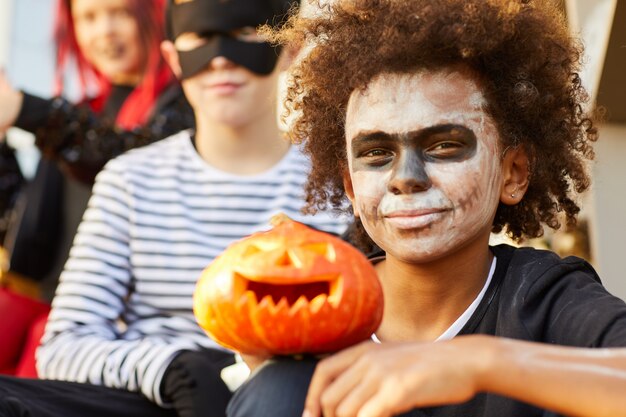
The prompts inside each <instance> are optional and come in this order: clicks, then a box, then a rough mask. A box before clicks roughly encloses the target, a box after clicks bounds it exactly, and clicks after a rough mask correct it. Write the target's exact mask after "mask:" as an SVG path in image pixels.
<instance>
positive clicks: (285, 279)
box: [194, 216, 383, 355]
mask: <svg viewBox="0 0 626 417" xmlns="http://www.w3.org/2000/svg"><path fill="white" fill-rule="evenodd" d="M273 223H274V228H273V229H271V230H269V231H267V232H260V233H256V234H253V235H251V236H249V237H247V238H245V239H242V240H240V241H238V242H236V243H234V244H232V245H231V246H230V247H228V248H227V249H226V251H224V253H222V254H221V255H220V256H219V257H217V258H216V259H215V260H214V261H213V262H212V263H211V264H210V265H209V266H208V267H207V268H206V269H205V270H204V271H203V273H202V275H201V277H200V280H199V281H198V284H197V287H196V291H195V293H194V313H195V316H196V319H197V321H198V323H199V324H200V326H201V327H202V328H203V329H204V330H205V331H206V332H207V333H208V334H209V336H211V337H212V338H213V339H214V340H215V341H217V342H218V343H220V344H222V345H223V346H226V347H228V348H231V349H234V350H236V351H239V352H241V353H248V354H279V355H287V354H299V353H323V352H332V351H336V350H339V349H342V348H344V347H347V346H349V345H352V344H354V343H357V342H359V341H362V340H365V339H367V338H368V337H370V335H371V334H372V333H373V332H374V331H375V330H376V328H377V327H378V325H379V324H380V321H381V319H382V312H383V297H382V289H381V286H380V282H379V281H378V277H377V275H376V271H375V270H374V268H373V266H372V265H371V264H370V262H369V261H368V260H367V259H366V257H365V256H363V254H362V253H361V252H359V251H358V250H357V249H355V248H354V247H353V246H351V245H350V244H348V243H346V242H344V241H342V240H341V239H339V238H336V237H334V236H332V235H330V234H328V233H324V232H320V231H317V230H314V229H311V228H309V227H307V226H305V225H303V224H301V223H298V222H295V221H292V220H290V219H288V218H286V217H285V216H283V217H282V218H279V219H278V220H274V221H273Z"/></svg>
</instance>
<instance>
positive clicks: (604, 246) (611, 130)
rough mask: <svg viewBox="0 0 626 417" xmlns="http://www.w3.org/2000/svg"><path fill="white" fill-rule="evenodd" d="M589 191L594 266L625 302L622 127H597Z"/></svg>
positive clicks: (625, 139) (625, 152)
mask: <svg viewBox="0 0 626 417" xmlns="http://www.w3.org/2000/svg"><path fill="white" fill-rule="evenodd" d="M595 149H596V164H595V166H594V171H593V184H594V185H593V188H592V192H591V204H592V213H593V216H592V217H591V219H590V220H591V238H592V251H593V258H594V263H595V266H596V267H597V269H598V272H599V274H600V277H601V278H602V281H603V282H604V284H605V286H606V287H607V288H608V289H609V291H611V292H612V293H613V294H615V295H617V296H619V297H621V298H622V299H624V300H626V125H605V126H601V127H600V140H599V141H598V143H597V144H596V146H595Z"/></svg>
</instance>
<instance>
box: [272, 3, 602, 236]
mask: <svg viewBox="0 0 626 417" xmlns="http://www.w3.org/2000/svg"><path fill="white" fill-rule="evenodd" d="M326 9H327V10H325V11H324V12H323V13H320V14H318V15H316V16H313V17H303V16H292V18H291V19H290V21H289V23H288V24H287V25H286V26H285V27H283V28H282V30H281V31H277V32H274V33H271V34H270V36H272V37H273V39H274V40H275V41H277V42H282V43H292V44H296V45H304V44H307V43H312V44H313V45H314V47H313V48H312V50H311V51H310V52H309V53H308V54H307V55H306V56H305V57H304V58H303V59H302V60H301V61H300V62H299V63H298V64H297V65H296V66H295V68H294V70H293V78H292V79H291V81H290V85H289V88H288V93H287V106H288V107H287V108H288V113H294V114H295V115H296V116H297V117H296V120H295V121H294V122H293V124H292V127H291V136H292V139H293V140H294V141H296V142H304V148H305V150H306V152H307V153H308V154H309V155H310V157H311V159H312V164H313V169H312V172H311V175H310V177H309V180H308V183H307V186H306V195H307V202H308V207H309V209H310V210H311V211H315V210H316V209H319V208H324V207H327V206H328V204H330V205H331V206H333V207H335V208H337V209H339V208H341V207H344V209H345V206H346V205H345V195H344V189H343V182H342V170H343V169H344V168H345V167H346V165H347V161H346V145H345V137H344V123H345V116H346V108H347V103H348V99H349V98H350V95H351V93H352V92H353V91H354V90H355V89H364V88H366V87H367V84H368V83H369V82H370V81H371V80H372V79H373V78H374V77H375V76H377V75H379V74H381V73H414V72H417V71H420V70H438V69H442V68H444V67H450V66H457V65H464V66H466V67H469V68H470V69H472V70H473V72H474V73H475V74H478V76H479V77H480V80H481V85H482V86H483V88H484V93H485V96H486V97H487V101H488V104H487V108H486V111H487V112H488V113H489V114H490V115H491V116H492V117H493V119H494V120H495V122H496V125H497V127H498V130H499V133H500V137H501V147H502V149H506V148H507V147H515V146H520V145H521V146H523V147H524V148H525V150H526V152H527V153H528V155H529V157H530V162H531V163H530V171H531V172H530V185H529V187H528V191H527V192H526V194H525V196H524V198H523V200H522V201H521V202H520V203H519V204H517V205H514V206H508V205H504V204H502V203H501V204H500V205H499V207H498V209H497V212H496V216H495V220H494V223H493V232H496V233H497V232H500V231H501V230H503V229H504V230H506V232H507V234H508V235H509V236H510V237H511V238H513V239H516V240H522V239H523V238H532V237H538V236H541V235H542V234H543V226H542V224H545V225H547V226H549V227H551V228H554V229H557V228H559V227H560V226H561V224H560V220H559V219H560V218H561V216H563V217H564V218H565V220H566V223H567V224H568V225H574V224H575V222H576V215H577V214H578V212H579V211H580V208H579V206H578V204H577V202H576V201H575V199H576V193H580V192H582V191H584V190H586V189H587V188H588V187H589V185H590V179H589V176H588V174H587V170H586V162H587V160H588V159H593V150H592V147H591V143H590V142H593V141H595V140H596V139H597V130H596V128H595V127H594V123H593V121H592V119H591V118H590V117H589V116H588V115H586V114H585V113H584V111H583V104H584V103H585V101H586V100H587V94H586V91H585V90H584V88H583V87H582V85H581V79H580V76H579V74H578V71H579V70H580V62H581V55H582V47H581V45H580V43H579V42H577V41H576V39H574V38H573V37H572V36H571V35H570V33H569V31H568V28H567V26H566V23H565V21H564V17H563V14H562V11H561V10H559V9H558V8H557V7H556V5H555V4H552V3H551V2H550V1H547V0H537V1H533V0H446V1H432V0H411V1H397V0H348V1H342V0H338V1H336V2H334V3H333V4H332V5H330V6H326ZM338 161H339V163H338ZM360 232H361V235H362V236H363V235H364V233H363V231H362V229H360Z"/></svg>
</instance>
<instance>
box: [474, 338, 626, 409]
mask: <svg viewBox="0 0 626 417" xmlns="http://www.w3.org/2000/svg"><path fill="white" fill-rule="evenodd" d="M480 339H482V340H480V341H478V343H481V344H484V345H485V348H487V349H491V350H492V353H491V354H490V355H489V357H490V358H491V359H490V363H489V366H487V367H486V368H485V372H484V373H483V374H481V375H480V376H479V381H480V382H479V384H478V385H479V387H480V388H479V389H480V390H481V391H488V392H492V393H495V394H500V395H503V396H507V397H511V398H515V399H518V400H520V401H524V402H527V403H530V404H534V405H536V406H539V407H541V408H546V409H550V410H554V411H556V412H559V413H561V414H566V415H571V416H581V417H583V416H585V417H591V416H593V417H603V416H606V417H609V416H612V417H618V416H626V395H624V393H626V348H604V349H589V348H572V347H562V346H551V345H547V344H540V343H530V342H522V341H517V340H510V339H496V338H488V337H480ZM489 345H491V346H489Z"/></svg>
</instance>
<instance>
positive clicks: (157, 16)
mask: <svg viewBox="0 0 626 417" xmlns="http://www.w3.org/2000/svg"><path fill="white" fill-rule="evenodd" d="M103 1H106V0H103ZM70 2H71V0H59V1H58V2H57V13H56V23H55V31H54V38H55V41H56V44H57V57H56V58H57V59H56V74H55V94H57V95H58V94H60V93H61V91H62V90H63V72H64V70H65V67H66V65H67V63H68V62H69V61H70V59H71V58H74V59H75V60H76V65H77V67H78V77H79V85H80V88H81V96H82V97H81V99H82V100H85V99H87V97H86V87H87V83H88V81H89V80H90V79H95V80H96V88H97V92H96V96H95V97H93V98H90V99H89V103H90V105H91V107H92V108H93V110H94V111H96V112H99V111H100V110H101V109H102V107H103V105H104V103H105V102H106V100H107V98H108V96H109V93H110V91H111V83H110V81H109V80H108V79H107V78H106V77H104V75H103V74H101V73H100V72H98V70H97V69H96V68H95V67H94V66H93V65H91V64H90V63H89V62H88V61H87V60H86V59H85V56H84V55H83V54H82V52H81V51H80V48H79V47H78V43H77V41H76V34H75V31H74V22H73V19H72V13H71V7H70ZM126 2H127V4H128V9H129V10H130V13H131V14H132V15H133V16H134V18H135V19H136V20H137V24H138V26H139V27H140V28H141V30H140V36H141V38H140V39H141V43H142V47H143V50H144V51H146V65H145V68H144V74H143V77H142V79H141V82H140V83H139V84H138V85H137V86H136V87H135V89H134V90H133V92H132V93H131V94H130V95H129V96H128V98H127V99H126V101H125V102H124V104H123V105H122V108H121V109H120V111H119V113H118V114H117V118H116V120H115V123H116V125H118V126H119V127H121V128H124V129H132V128H134V127H137V126H140V125H142V124H144V123H145V122H146V121H147V119H148V117H149V116H150V113H151V111H152V109H153V107H154V105H155V102H156V100H157V98H158V96H159V94H160V93H161V92H162V91H163V90H164V89H165V88H166V87H168V86H169V85H170V84H171V83H172V82H173V80H174V76H173V74H172V72H171V70H170V69H169V67H168V66H167V64H166V63H165V61H164V59H163V57H162V55H161V51H160V43H161V41H162V40H163V38H164V23H165V22H164V8H165V0H148V1H146V0H126Z"/></svg>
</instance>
